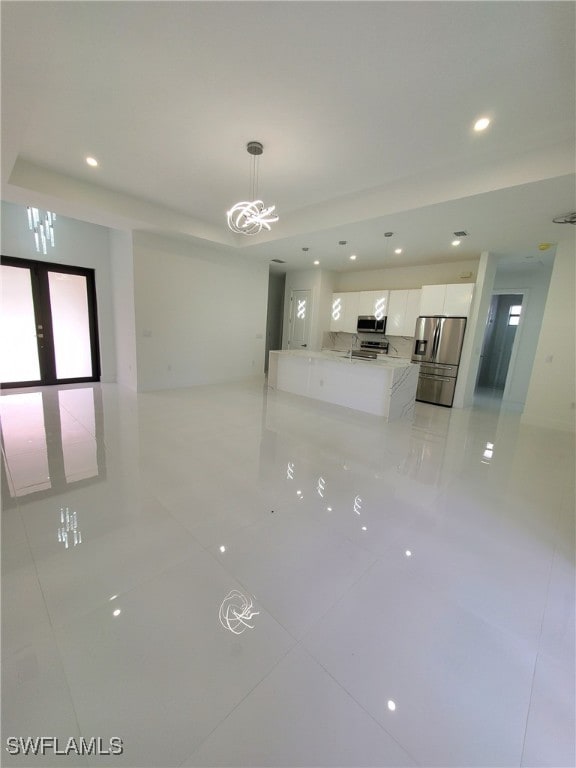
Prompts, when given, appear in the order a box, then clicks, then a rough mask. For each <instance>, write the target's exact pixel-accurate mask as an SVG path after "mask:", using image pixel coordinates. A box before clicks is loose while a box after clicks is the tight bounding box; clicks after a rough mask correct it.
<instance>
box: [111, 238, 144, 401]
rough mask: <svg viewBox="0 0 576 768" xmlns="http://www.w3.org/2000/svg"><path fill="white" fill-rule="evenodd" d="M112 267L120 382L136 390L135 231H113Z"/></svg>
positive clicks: (117, 366) (117, 365) (117, 363)
mask: <svg viewBox="0 0 576 768" xmlns="http://www.w3.org/2000/svg"><path fill="white" fill-rule="evenodd" d="M110 266H111V271H112V296H113V300H114V326H115V335H116V376H117V381H118V384H123V385H124V386H126V387H129V388H130V389H133V390H136V389H137V370H138V368H137V361H136V317H135V312H134V256H133V253H132V233H131V232H125V231H120V230H116V229H111V230H110Z"/></svg>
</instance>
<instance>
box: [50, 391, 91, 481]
mask: <svg viewBox="0 0 576 768" xmlns="http://www.w3.org/2000/svg"><path fill="white" fill-rule="evenodd" d="M58 405H59V410H60V429H61V432H62V454H63V458H64V475H65V477H66V482H67V483H72V482H74V481H75V480H84V479H85V478H87V477H94V476H95V475H97V474H98V459H97V455H96V453H97V445H96V438H95V434H96V424H95V414H94V397H93V392H92V389H91V388H87V389H63V390H61V391H59V392H58Z"/></svg>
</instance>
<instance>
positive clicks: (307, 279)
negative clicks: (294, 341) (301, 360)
mask: <svg viewBox="0 0 576 768" xmlns="http://www.w3.org/2000/svg"><path fill="white" fill-rule="evenodd" d="M334 280H335V276H334V273H333V272H328V271H325V270H321V269H303V270H297V271H294V272H287V273H286V289H285V292H284V326H283V331H282V349H288V337H289V334H290V296H291V295H292V291H305V290H310V297H311V299H310V300H311V302H312V317H311V319H310V345H309V347H310V349H314V350H319V349H322V334H323V332H324V331H327V330H328V326H329V319H330V306H331V303H332V293H333V292H334V291H335V290H336V289H335V288H334Z"/></svg>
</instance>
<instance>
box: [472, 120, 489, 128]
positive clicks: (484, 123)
mask: <svg viewBox="0 0 576 768" xmlns="http://www.w3.org/2000/svg"><path fill="white" fill-rule="evenodd" d="M489 125H490V118H489V117H481V118H480V119H479V120H476V122H475V123H474V130H475V131H485V130H486V128H488V126H489Z"/></svg>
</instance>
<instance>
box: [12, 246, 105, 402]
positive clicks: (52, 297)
mask: <svg viewBox="0 0 576 768" xmlns="http://www.w3.org/2000/svg"><path fill="white" fill-rule="evenodd" d="M0 292H1V297H0V298H1V301H0V382H1V386H2V387H26V386H33V385H38V384H40V385H43V384H68V383H75V382H84V381H99V380H100V363H99V354H98V331H97V316H96V291H95V285H94V270H92V269H82V268H80V267H70V266H65V265H62V264H50V263H47V262H42V261H31V260H25V259H16V258H12V257H7V256H3V257H2V263H1V265H0Z"/></svg>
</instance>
